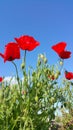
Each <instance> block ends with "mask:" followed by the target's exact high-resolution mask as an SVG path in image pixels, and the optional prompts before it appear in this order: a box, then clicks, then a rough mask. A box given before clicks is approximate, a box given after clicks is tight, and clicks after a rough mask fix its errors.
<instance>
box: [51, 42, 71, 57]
mask: <svg viewBox="0 0 73 130" xmlns="http://www.w3.org/2000/svg"><path fill="white" fill-rule="evenodd" d="M66 46H67V44H66V42H59V43H58V44H56V45H54V46H52V49H53V50H54V51H55V52H56V53H57V54H58V55H59V57H60V58H62V59H67V58H70V55H71V52H70V51H66V50H65V48H66Z"/></svg>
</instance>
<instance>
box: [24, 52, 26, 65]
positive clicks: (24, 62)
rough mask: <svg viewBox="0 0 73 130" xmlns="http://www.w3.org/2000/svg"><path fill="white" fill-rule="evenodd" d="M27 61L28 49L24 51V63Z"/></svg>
mask: <svg viewBox="0 0 73 130" xmlns="http://www.w3.org/2000/svg"><path fill="white" fill-rule="evenodd" d="M25 63H26V50H25V53H24V64H25Z"/></svg>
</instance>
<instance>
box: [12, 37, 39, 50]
mask: <svg viewBox="0 0 73 130" xmlns="http://www.w3.org/2000/svg"><path fill="white" fill-rule="evenodd" d="M14 39H15V40H16V42H17V43H18V45H19V47H20V48H21V49H22V50H28V51H32V50H34V49H35V48H36V47H37V46H39V45H40V43H39V42H38V41H36V40H35V39H34V38H33V37H31V36H28V35H24V36H21V37H19V38H14Z"/></svg>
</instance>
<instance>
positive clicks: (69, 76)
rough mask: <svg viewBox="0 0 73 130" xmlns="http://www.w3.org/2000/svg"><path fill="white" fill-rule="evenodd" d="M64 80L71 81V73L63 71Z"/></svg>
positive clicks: (72, 74) (72, 75)
mask: <svg viewBox="0 0 73 130" xmlns="http://www.w3.org/2000/svg"><path fill="white" fill-rule="evenodd" d="M65 78H66V79H68V80H71V79H73V73H72V72H68V71H65Z"/></svg>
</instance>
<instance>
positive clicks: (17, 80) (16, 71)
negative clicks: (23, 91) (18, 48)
mask: <svg viewBox="0 0 73 130" xmlns="http://www.w3.org/2000/svg"><path fill="white" fill-rule="evenodd" d="M12 64H13V65H14V66H15V69H16V75H17V82H18V84H19V85H20V82H19V75H18V69H17V66H16V64H15V63H14V61H12Z"/></svg>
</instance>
